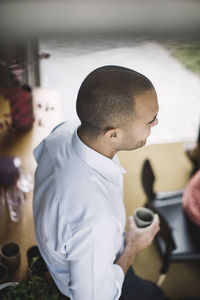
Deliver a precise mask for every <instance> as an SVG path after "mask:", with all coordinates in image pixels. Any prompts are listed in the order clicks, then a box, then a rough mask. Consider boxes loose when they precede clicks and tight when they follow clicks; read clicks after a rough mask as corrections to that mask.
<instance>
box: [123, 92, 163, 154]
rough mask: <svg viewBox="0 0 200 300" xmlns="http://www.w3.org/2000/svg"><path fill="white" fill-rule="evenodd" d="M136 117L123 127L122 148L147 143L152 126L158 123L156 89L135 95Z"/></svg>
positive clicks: (135, 146) (129, 148) (125, 148)
mask: <svg viewBox="0 0 200 300" xmlns="http://www.w3.org/2000/svg"><path fill="white" fill-rule="evenodd" d="M134 105H135V106H134V111H135V115H134V119H133V122H132V123H129V124H128V125H127V126H126V127H125V128H123V129H122V131H123V137H122V141H121V143H120V144H121V145H120V146H121V150H133V149H137V148H140V147H142V146H144V145H145V144H146V141H147V138H148V136H149V135H150V134H151V128H152V127H154V126H155V125H157V124H158V119H157V114H158V110H159V107H158V101H157V95H156V92H155V90H154V89H151V90H148V91H145V92H143V93H142V94H140V95H138V96H136V97H135V104H134Z"/></svg>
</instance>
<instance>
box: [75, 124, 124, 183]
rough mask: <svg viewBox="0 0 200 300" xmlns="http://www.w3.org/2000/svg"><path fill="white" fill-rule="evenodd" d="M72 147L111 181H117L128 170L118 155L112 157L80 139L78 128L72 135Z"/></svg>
mask: <svg viewBox="0 0 200 300" xmlns="http://www.w3.org/2000/svg"><path fill="white" fill-rule="evenodd" d="M72 147H73V149H74V151H75V152H76V154H77V155H78V156H79V157H80V158H81V159H82V160H83V161H84V162H86V163H87V164H88V165H89V166H90V167H92V168H93V169H95V170H96V171H97V172H98V173H100V174H101V175H102V176H104V177H105V178H106V179H108V180H109V181H112V182H116V180H118V178H119V175H121V174H123V173H126V170H125V169H124V168H122V167H121V166H120V164H119V161H118V158H117V155H114V157H113V158H112V159H110V158H108V157H106V156H104V155H102V154H100V153H98V152H96V151H95V150H93V149H91V148H90V147H88V146H87V145H85V144H84V143H83V142H82V141H81V140H80V138H79V137H78V134H77V129H76V130H75V132H74V134H73V137H72Z"/></svg>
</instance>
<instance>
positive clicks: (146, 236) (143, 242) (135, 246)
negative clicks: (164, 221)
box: [115, 215, 159, 274]
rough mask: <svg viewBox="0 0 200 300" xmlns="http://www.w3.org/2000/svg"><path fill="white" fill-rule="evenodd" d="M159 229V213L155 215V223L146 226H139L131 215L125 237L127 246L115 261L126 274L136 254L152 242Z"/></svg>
mask: <svg viewBox="0 0 200 300" xmlns="http://www.w3.org/2000/svg"><path fill="white" fill-rule="evenodd" d="M158 231H159V218H158V215H155V218H154V221H153V223H152V224H151V225H150V226H148V227H146V228H138V227H137V226H136V224H135V222H134V220H133V217H132V216H130V217H129V226H128V231H127V233H126V238H125V248H124V251H123V252H122V254H121V255H120V256H119V257H118V258H117V259H116V261H115V263H116V264H117V265H119V266H120V267H121V268H122V270H123V272H124V274H126V272H127V271H128V269H129V267H130V266H131V265H132V264H133V262H134V260H135V258H136V255H137V254H138V253H139V252H140V251H142V250H144V249H145V248H147V247H148V246H149V245H150V244H151V243H152V241H153V239H154V237H155V235H156V233H157V232H158Z"/></svg>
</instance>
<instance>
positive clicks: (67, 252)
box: [33, 122, 125, 300]
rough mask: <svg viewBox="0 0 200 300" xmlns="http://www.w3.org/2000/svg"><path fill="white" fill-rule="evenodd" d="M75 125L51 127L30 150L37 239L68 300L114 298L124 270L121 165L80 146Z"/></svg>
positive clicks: (108, 299) (117, 296)
mask: <svg viewBox="0 0 200 300" xmlns="http://www.w3.org/2000/svg"><path fill="white" fill-rule="evenodd" d="M77 128H78V124H77V123H76V122H66V123H64V124H62V125H61V126H59V127H57V128H56V129H55V130H54V131H53V132H52V133H51V134H50V135H49V136H48V137H47V138H46V139H45V140H43V141H42V142H41V143H40V145H39V146H38V147H37V148H36V149H35V150H34V156H35V159H36V161H37V163H38V166H37V170H36V173H35V187H34V201H33V213H34V222H35V234H36V240H37V244H38V246H39V249H40V251H41V254H42V256H43V257H44V259H45V261H46V264H47V266H48V269H49V271H50V273H51V275H52V277H53V279H54V281H55V283H56V285H57V287H58V288H59V290H60V291H61V292H62V293H63V294H64V295H66V296H68V297H70V299H71V300H117V299H119V297H120V294H121V287H122V284H123V280H124V273H123V271H122V269H121V267H120V266H119V265H117V264H115V263H114V261H115V259H116V257H117V256H118V255H119V254H120V251H121V249H122V247H123V232H124V229H125V209H124V203H123V179H122V174H123V173H125V170H124V169H123V168H122V167H121V166H120V164H119V161H118V158H117V156H116V155H115V156H114V157H113V159H109V158H107V157H106V156H104V155H101V154H100V153H98V152H96V151H94V150H93V149H91V148H89V147H88V146H86V145H85V144H84V143H83V142H82V141H81V140H80V139H79V137H78V135H77Z"/></svg>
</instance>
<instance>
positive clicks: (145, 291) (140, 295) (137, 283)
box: [120, 268, 167, 300]
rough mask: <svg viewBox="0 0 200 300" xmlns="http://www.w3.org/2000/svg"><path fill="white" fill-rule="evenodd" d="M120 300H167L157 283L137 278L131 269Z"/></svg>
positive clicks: (126, 277)
mask: <svg viewBox="0 0 200 300" xmlns="http://www.w3.org/2000/svg"><path fill="white" fill-rule="evenodd" d="M121 297H122V298H120V300H164V299H167V298H165V296H164V293H163V291H162V289H161V288H160V287H158V286H157V285H156V284H155V283H153V282H151V281H149V280H145V279H142V278H140V277H139V276H137V275H136V274H135V273H134V271H133V269H132V268H129V270H128V272H127V274H126V276H125V279H124V283H123V287H122V296H121Z"/></svg>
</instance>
